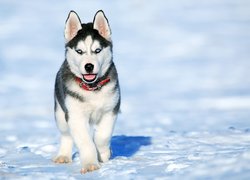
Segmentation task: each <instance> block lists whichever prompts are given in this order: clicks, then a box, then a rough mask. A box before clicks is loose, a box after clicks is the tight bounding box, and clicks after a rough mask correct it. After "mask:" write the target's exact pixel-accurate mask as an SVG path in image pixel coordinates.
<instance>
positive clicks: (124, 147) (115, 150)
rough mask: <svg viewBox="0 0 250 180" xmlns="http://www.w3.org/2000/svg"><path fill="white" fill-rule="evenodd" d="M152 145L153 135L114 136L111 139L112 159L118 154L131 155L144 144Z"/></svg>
mask: <svg viewBox="0 0 250 180" xmlns="http://www.w3.org/2000/svg"><path fill="white" fill-rule="evenodd" d="M149 145H151V137H145V136H125V135H122V136H113V137H112V139H111V149H112V157H111V158H112V159H113V158H115V157H117V156H124V157H131V156H133V155H134V154H135V153H136V152H138V151H139V149H140V147H142V146H149Z"/></svg>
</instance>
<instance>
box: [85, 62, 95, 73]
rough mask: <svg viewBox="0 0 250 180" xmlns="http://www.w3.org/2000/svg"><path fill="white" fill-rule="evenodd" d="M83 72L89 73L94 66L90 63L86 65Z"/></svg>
mask: <svg viewBox="0 0 250 180" xmlns="http://www.w3.org/2000/svg"><path fill="white" fill-rule="evenodd" d="M84 68H85V70H86V71H87V73H91V72H92V71H93V69H94V65H93V64H91V63H88V64H86V65H85V66H84Z"/></svg>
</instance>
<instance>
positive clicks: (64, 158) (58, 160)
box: [53, 156, 72, 164]
mask: <svg viewBox="0 0 250 180" xmlns="http://www.w3.org/2000/svg"><path fill="white" fill-rule="evenodd" d="M53 161H54V162H55V163H59V164H62V163H71V162H72V159H71V158H69V157H67V156H57V157H55V158H54V159H53Z"/></svg>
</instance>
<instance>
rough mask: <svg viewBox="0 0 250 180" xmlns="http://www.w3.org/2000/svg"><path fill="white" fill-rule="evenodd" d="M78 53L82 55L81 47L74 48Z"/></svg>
mask: <svg viewBox="0 0 250 180" xmlns="http://www.w3.org/2000/svg"><path fill="white" fill-rule="evenodd" d="M75 51H76V52H77V53H78V54H80V55H82V54H83V51H82V50H81V49H76V50H75Z"/></svg>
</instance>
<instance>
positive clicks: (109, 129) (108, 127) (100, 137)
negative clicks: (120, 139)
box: [94, 112, 117, 162]
mask: <svg viewBox="0 0 250 180" xmlns="http://www.w3.org/2000/svg"><path fill="white" fill-rule="evenodd" d="M116 117H117V115H116V114H114V113H113V112H109V113H106V114H104V115H103V117H102V119H101V121H100V122H99V124H98V125H97V126H96V131H95V135H94V140H95V144H96V148H97V151H98V156H99V157H98V158H99V161H101V162H107V161H108V160H109V159H110V156H111V150H110V140H111V137H112V133H113V129H114V124H115V121H116Z"/></svg>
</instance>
